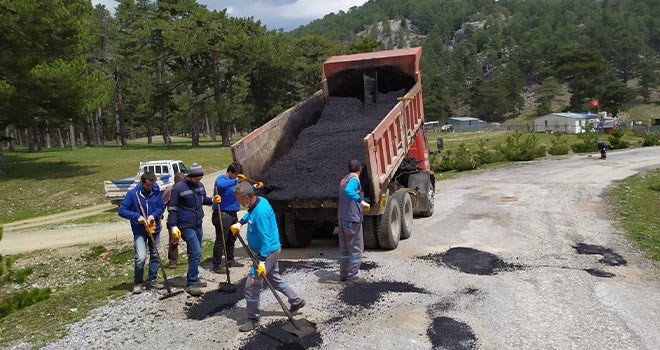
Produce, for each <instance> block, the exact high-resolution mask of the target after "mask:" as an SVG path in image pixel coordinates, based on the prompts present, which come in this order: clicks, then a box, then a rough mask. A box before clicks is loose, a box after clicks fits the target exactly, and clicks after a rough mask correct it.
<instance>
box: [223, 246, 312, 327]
mask: <svg viewBox="0 0 660 350" xmlns="http://www.w3.org/2000/svg"><path fill="white" fill-rule="evenodd" d="M236 237H238V240H239V241H240V242H241V245H243V248H244V249H245V250H246V251H247V253H248V255H249V256H250V259H252V263H253V264H255V265H259V261H258V260H257V258H256V257H255V256H254V254H253V253H252V250H250V247H248V246H247V244H245V241H244V240H243V237H241V234H240V233H237V234H236ZM263 279H264V281H266V284H267V285H268V288H270V291H271V292H273V295H274V296H275V298H276V299H277V302H278V303H280V306H281V307H282V311H284V313H285V314H286V317H288V318H289V321H290V322H291V323H292V324H293V326H294V327H296V329H297V330H301V329H300V328H299V327H298V325H297V324H296V322H295V320H294V319H293V316H292V315H291V312H289V310H288V309H287V308H286V305H284V302H283V301H282V298H280V296H279V294H277V291H275V288H274V287H273V285H272V284H270V280H269V279H268V276H266V275H263Z"/></svg>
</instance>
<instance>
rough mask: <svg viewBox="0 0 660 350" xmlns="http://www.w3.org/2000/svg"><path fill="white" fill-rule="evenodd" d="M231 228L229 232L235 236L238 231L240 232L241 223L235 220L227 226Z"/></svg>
mask: <svg viewBox="0 0 660 350" xmlns="http://www.w3.org/2000/svg"><path fill="white" fill-rule="evenodd" d="M229 229H230V230H231V233H232V234H233V235H234V236H236V235H237V234H238V233H239V232H241V223H240V222H237V223H235V224H233V225H231V226H230V227H229Z"/></svg>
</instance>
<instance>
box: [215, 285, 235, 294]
mask: <svg viewBox="0 0 660 350" xmlns="http://www.w3.org/2000/svg"><path fill="white" fill-rule="evenodd" d="M236 290H238V288H237V287H236V285H233V284H231V283H220V285H219V286H218V292H220V293H223V294H234V293H236Z"/></svg>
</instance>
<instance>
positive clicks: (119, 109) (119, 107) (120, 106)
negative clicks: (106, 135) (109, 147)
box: [115, 74, 126, 147]
mask: <svg viewBox="0 0 660 350" xmlns="http://www.w3.org/2000/svg"><path fill="white" fill-rule="evenodd" d="M115 81H116V88H115V91H116V93H117V96H116V98H115V115H116V117H117V144H118V145H119V146H121V147H126V125H125V121H124V92H123V91H122V85H121V79H120V78H119V76H118V75H117V74H115Z"/></svg>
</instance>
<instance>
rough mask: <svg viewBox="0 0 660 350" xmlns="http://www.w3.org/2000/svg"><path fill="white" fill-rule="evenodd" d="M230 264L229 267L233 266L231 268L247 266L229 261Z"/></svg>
mask: <svg viewBox="0 0 660 350" xmlns="http://www.w3.org/2000/svg"><path fill="white" fill-rule="evenodd" d="M228 264H229V266H231V267H243V266H245V265H243V264H241V263H239V262H238V261H236V260H229V262H228Z"/></svg>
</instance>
